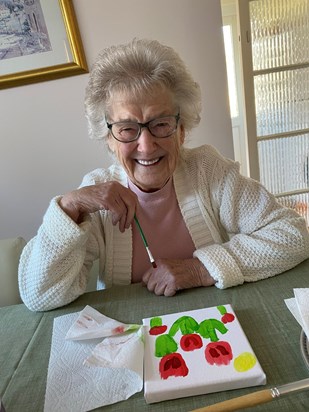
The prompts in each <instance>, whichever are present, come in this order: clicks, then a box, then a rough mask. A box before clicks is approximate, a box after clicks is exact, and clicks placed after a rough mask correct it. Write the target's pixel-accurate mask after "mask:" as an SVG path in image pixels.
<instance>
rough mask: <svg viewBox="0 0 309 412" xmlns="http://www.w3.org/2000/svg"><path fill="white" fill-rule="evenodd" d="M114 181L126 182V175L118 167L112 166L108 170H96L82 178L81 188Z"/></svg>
mask: <svg viewBox="0 0 309 412" xmlns="http://www.w3.org/2000/svg"><path fill="white" fill-rule="evenodd" d="M112 180H116V181H118V182H119V183H122V184H123V183H125V182H126V174H125V172H124V170H123V168H122V167H121V166H120V165H117V164H114V165H111V166H109V167H108V168H106V169H105V168H97V169H94V170H92V171H91V172H88V173H87V174H86V175H85V176H84V177H83V181H82V184H81V186H89V185H95V184H98V183H102V182H109V181H112Z"/></svg>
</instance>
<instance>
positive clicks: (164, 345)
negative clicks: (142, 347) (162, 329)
mask: <svg viewBox="0 0 309 412" xmlns="http://www.w3.org/2000/svg"><path fill="white" fill-rule="evenodd" d="M177 349H178V345H177V343H176V342H175V340H174V339H173V338H172V337H171V336H170V335H168V334H164V335H160V336H158V337H157V339H156V343H155V356H157V357H158V358H162V356H165V355H168V354H170V353H174V352H176V351H177Z"/></svg>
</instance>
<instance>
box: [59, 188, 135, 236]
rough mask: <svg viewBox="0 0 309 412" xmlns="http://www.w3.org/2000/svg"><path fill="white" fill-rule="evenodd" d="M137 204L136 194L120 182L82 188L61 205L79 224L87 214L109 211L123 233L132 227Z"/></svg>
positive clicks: (63, 199)
mask: <svg viewBox="0 0 309 412" xmlns="http://www.w3.org/2000/svg"><path fill="white" fill-rule="evenodd" d="M137 204H138V200H137V196H136V194H135V193H133V192H131V190H130V189H128V188H126V187H124V186H122V185H121V184H120V183H118V182H104V183H99V184H97V185H91V186H85V187H82V188H80V189H77V190H74V191H72V192H70V193H67V194H66V195H64V196H63V197H62V199H61V200H60V203H59V205H60V207H62V209H63V210H64V211H65V212H66V213H67V214H68V215H69V216H70V217H71V218H72V219H73V220H74V221H75V222H77V223H78V222H79V221H80V219H81V217H82V216H84V215H85V214H89V213H94V212H97V211H99V210H108V211H110V212H111V215H112V223H113V225H117V224H119V229H120V231H121V232H123V231H124V230H125V229H128V228H129V227H130V225H131V223H132V221H133V218H134V214H135V211H136V208H137Z"/></svg>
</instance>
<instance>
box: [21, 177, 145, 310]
mask: <svg viewBox="0 0 309 412" xmlns="http://www.w3.org/2000/svg"><path fill="white" fill-rule="evenodd" d="M136 206H137V198H136V195H135V194H134V193H132V192H131V191H129V189H127V188H125V187H123V186H121V185H120V184H119V183H117V182H106V183H99V184H96V185H91V186H85V187H82V188H80V189H78V190H76V191H73V192H70V193H68V194H67V195H64V196H63V197H57V198H54V199H53V200H52V201H51V203H50V206H49V208H48V209H47V212H46V214H45V216H44V219H43V223H42V225H41V227H40V229H39V231H38V234H37V236H36V237H35V238H33V239H32V240H31V241H30V242H29V243H28V244H27V245H26V246H25V248H24V251H23V253H22V256H21V260H20V265H19V288H20V293H21V297H22V299H23V301H24V303H25V304H26V306H27V307H28V308H29V309H31V310H33V311H45V310H50V309H54V308H56V307H60V306H63V305H66V304H68V303H70V302H72V301H73V300H75V299H76V298H78V297H79V296H80V295H82V294H83V293H84V292H85V290H86V287H87V282H88V279H89V276H90V273H89V272H90V269H91V266H92V262H93V261H94V260H95V259H97V258H98V257H99V254H104V251H105V244H104V233H103V232H102V230H103V229H102V221H101V217H100V215H99V214H98V213H93V212H96V211H98V210H101V209H104V210H109V211H110V213H111V216H112V223H113V224H114V225H117V224H119V229H120V230H121V231H124V230H125V228H126V227H127V225H129V224H131V222H132V220H133V218H134V213H135V209H136ZM90 214H91V216H90Z"/></svg>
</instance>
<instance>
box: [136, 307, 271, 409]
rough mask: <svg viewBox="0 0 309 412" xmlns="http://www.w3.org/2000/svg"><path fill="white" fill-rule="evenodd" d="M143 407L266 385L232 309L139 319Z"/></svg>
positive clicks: (212, 308)
mask: <svg viewBox="0 0 309 412" xmlns="http://www.w3.org/2000/svg"><path fill="white" fill-rule="evenodd" d="M143 325H144V336H145V355H144V395H145V400H146V402H147V403H155V402H161V401H164V400H169V399H177V398H182V397H186V396H195V395H201V394H207V393H211V392H219V391H225V390H231V389H238V388H244V387H249V386H256V385H265V383H266V376H265V373H264V372H263V370H262V368H261V365H260V364H259V362H258V360H257V358H256V356H255V354H254V352H253V350H252V347H251V345H250V343H249V341H248V339H247V337H246V335H245V333H244V331H243V329H242V327H241V325H240V323H239V321H238V319H237V317H236V314H235V312H234V311H233V308H232V306H231V305H229V304H226V305H220V306H215V307H211V308H204V309H198V310H194V311H188V312H182V313H175V314H169V315H162V316H155V317H152V318H147V319H144V320H143Z"/></svg>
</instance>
